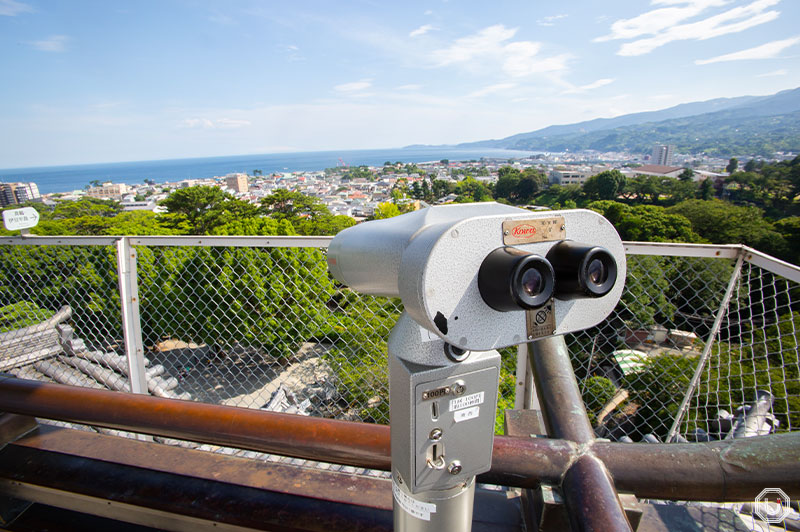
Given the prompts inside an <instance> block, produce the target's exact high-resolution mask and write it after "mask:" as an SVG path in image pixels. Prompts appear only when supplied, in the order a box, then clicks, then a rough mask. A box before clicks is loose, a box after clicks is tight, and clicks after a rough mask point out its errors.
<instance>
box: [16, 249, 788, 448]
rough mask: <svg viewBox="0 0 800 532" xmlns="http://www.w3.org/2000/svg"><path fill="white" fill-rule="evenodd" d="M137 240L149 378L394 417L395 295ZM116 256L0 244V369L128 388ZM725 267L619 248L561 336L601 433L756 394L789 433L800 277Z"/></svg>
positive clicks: (502, 401)
mask: <svg viewBox="0 0 800 532" xmlns="http://www.w3.org/2000/svg"><path fill="white" fill-rule="evenodd" d="M66 240H68V239H65V243H68V242H66ZM136 251H137V255H138V259H137V261H138V262H137V269H138V276H137V282H138V289H139V303H140V315H141V330H142V336H143V340H144V346H145V351H146V360H147V379H148V389H149V391H150V393H153V394H155V395H160V396H163V397H178V398H184V399H189V398H191V399H193V400H198V401H206V402H213V403H220V404H226V405H235V406H240V407H247V408H268V409H273V410H281V411H288V412H298V413H304V414H310V415H316V416H324V417H336V418H340V419H353V420H363V421H370V422H377V423H388V422H389V416H388V385H387V381H388V379H387V363H386V339H387V338H388V335H389V331H390V329H391V327H392V326H393V325H394V323H395V321H396V320H397V318H398V316H399V314H400V312H401V310H402V306H401V304H400V301H399V300H397V299H387V298H375V297H370V296H363V295H360V294H357V293H355V292H352V291H350V290H348V289H346V288H344V287H341V286H337V285H336V284H335V283H334V281H333V280H332V279H331V278H330V277H329V275H328V273H327V268H326V264H325V256H324V250H323V249H319V248H310V247H309V248H288V247H278V248H260V247H234V246H222V245H215V246H213V247H204V246H185V245H138V246H136ZM116 260H117V258H116V249H115V248H114V247H113V246H110V245H102V246H98V245H95V246H85V245H60V246H50V245H46V246H45V245H3V246H0V307H2V309H0V326H2V327H3V329H2V331H0V343H2V345H3V346H4V348H5V350H4V354H3V356H2V358H0V363H2V364H4V366H3V369H4V370H8V371H12V372H14V373H16V374H18V375H19V376H21V377H27V378H37V379H40V380H53V381H58V382H65V383H69V384H76V385H82V386H95V387H105V388H110V389H119V390H126V391H127V390H128V389H129V384H128V382H127V361H126V360H125V359H124V355H125V353H124V347H123V345H124V344H123V341H122V326H121V313H120V299H119V285H118V282H119V280H118V275H117V269H116V268H117V266H116ZM735 273H736V268H735V261H733V260H730V259H722V258H697V257H686V256H663V257H662V256H652V255H629V256H628V278H627V284H626V288H625V292H624V294H623V297H622V300H621V302H620V304H619V305H618V307H617V309H616V310H615V312H614V313H613V314H612V315H611V316H610V317H609V318H608V319H606V320H605V321H604V322H603V323H601V324H600V325H598V326H597V327H594V328H592V329H589V330H586V331H582V332H580V333H577V334H573V335H569V336H568V338H567V342H568V346H569V348H570V351H571V354H572V357H573V366H574V368H575V371H576V375H577V376H578V378H579V381H580V385H581V389H582V391H583V393H584V399H585V402H586V405H587V409H588V410H589V412H590V416H591V417H592V421H593V423H595V426H596V428H597V430H598V432H599V433H600V434H601V435H605V436H608V437H610V438H612V439H622V440H625V439H626V438H631V439H632V440H634V441H640V440H642V439H647V438H650V436H649V435H653V436H654V437H655V438H657V439H659V440H662V441H664V440H666V439H668V438H669V437H670V436H672V434H670V427H672V426H673V425H674V424H675V420H676V418H678V420H679V423H678V424H677V425H676V426H675V429H676V430H674V431H673V433H677V434H678V435H680V436H682V437H685V438H688V439H689V440H702V439H708V438H719V437H725V436H726V435H727V434H729V433H731V431H732V430H733V429H734V425H735V424H736V419H737V416H739V415H740V414H741V415H742V418H743V419H744V418H745V417H747V416H744V414H745V413H747V412H748V410H747V409H748V408H749V409H750V410H752V409H753V408H757V409H756V410H753V413H754V414H757V413H758V416H756V417H755V418H754V419H757V420H758V424H757V428H753V429H752V430H754V431H756V433H758V432H759V431H760V432H764V431H767V432H769V431H787V430H797V428H798V425H800V419H798V416H800V384H799V381H798V379H799V378H800V377H799V376H798V373H800V368H799V367H798V355H797V336H796V334H797V330H798V328H800V321H798V315H797V314H795V313H793V309H794V307H793V301H794V300H795V299H796V297H793V296H795V295H796V293H797V289H798V287H797V284H796V283H793V282H791V281H788V280H786V279H784V278H781V277H779V276H776V275H774V274H772V273H770V272H768V271H766V270H762V269H761V268H759V267H757V266H754V265H752V264H750V263H748V262H745V263H744V266H743V268H742V270H741V275H739V276H738V277H736V276H734V279H735V283H734V284H733V285H732V292H731V298H730V301H729V302H728V304H727V305H722V302H723V298H724V295H725V293H726V288H727V287H728V284H729V282H730V280H731V278H732V275H734V274H735ZM721 305H722V306H721ZM718 316H719V317H720V319H721V322H720V323H721V326H720V327H719V330H718V331H716V332H715V333H714V334H712V332H713V331H712V329H713V325H714V322H715V320H716V319H717V318H718ZM42 323H44V324H46V325H45V326H42V325H41V324H42ZM34 325H35V326H39V329H34V330H31V329H29V328H30V327H31V326H34ZM26 328H27V330H26ZM31 334H33V335H34V336H33V337H31ZM37 335H38V336H37ZM36 342H39V343H36ZM12 347H13V349H12ZM14 349H16V351H14ZM48 349H49V351H48ZM704 353H705V354H706V355H707V356H706V357H705V358H703V354H704ZM26 357H27V358H26ZM515 358H516V356H515V353H514V350H513V348H511V349H508V350H504V351H503V371H502V375H501V382H500V397H499V401H498V403H499V410H500V411H502V409H505V408H510V407H511V406H512V405H513V402H514V391H515V384H516V382H515V378H514V363H515ZM701 359H702V360H703V363H702V364H701V365H700V369H699V370H698V363H699V362H700V361H701ZM48 366H52V367H48ZM696 372H697V379H696V381H694V384H695V386H690V383H693V381H692V377H693V375H694V374H695V373H696ZM687 391H688V392H689V395H690V397H689V399H691V400H687V401H685V405H684V407H683V408H682V409H681V405H682V403H684V398H685V397H686V396H687ZM767 392H768V393H769V396H767ZM759 400H760V401H761V402H762V403H763V402H764V401H767V402H768V403H769V405H767V406H763V408H762V407H760V406H759V404H760V403H759V402H758V401H759ZM758 408H762V409H764V412H761V411H760V410H758ZM737 409H738V412H737ZM725 412H728V413H729V414H730V416H727V415H726V414H725ZM759 412H761V413H759ZM759 416H760V417H759ZM755 423H756V422H755V421H752V422H751V424H755ZM498 426H499V425H498ZM754 426H755V425H754ZM742 430H743V429H742Z"/></svg>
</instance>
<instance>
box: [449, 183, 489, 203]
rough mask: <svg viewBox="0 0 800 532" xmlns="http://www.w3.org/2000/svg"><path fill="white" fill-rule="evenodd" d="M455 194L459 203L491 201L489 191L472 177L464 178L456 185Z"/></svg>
mask: <svg viewBox="0 0 800 532" xmlns="http://www.w3.org/2000/svg"><path fill="white" fill-rule="evenodd" d="M456 194H458V198H456V201H457V202H459V203H471V202H480V201H491V200H492V193H491V191H490V190H489V189H488V188H487V187H486V185H484V184H483V183H481V182H480V181H478V180H476V179H475V178H474V177H466V178H464V179H463V180H461V181H459V182H458V184H457V185H456Z"/></svg>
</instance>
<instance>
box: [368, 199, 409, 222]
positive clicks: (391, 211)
mask: <svg viewBox="0 0 800 532" xmlns="http://www.w3.org/2000/svg"><path fill="white" fill-rule="evenodd" d="M401 214H403V213H402V211H400V207H398V206H397V205H395V204H394V203H391V202H385V203H379V204H378V206H377V207H375V213H374V214H373V215H372V219H373V220H383V219H384V218H394V217H395V216H400V215H401Z"/></svg>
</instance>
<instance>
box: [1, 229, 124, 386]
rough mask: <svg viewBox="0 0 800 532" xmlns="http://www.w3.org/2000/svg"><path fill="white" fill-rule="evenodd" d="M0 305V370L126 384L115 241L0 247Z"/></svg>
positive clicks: (79, 382)
mask: <svg viewBox="0 0 800 532" xmlns="http://www.w3.org/2000/svg"><path fill="white" fill-rule="evenodd" d="M0 307H2V308H0V322H1V323H0V330H1V331H2V332H0V346H2V354H1V355H0V369H2V370H4V371H9V372H11V373H14V374H16V375H18V376H19V377H23V378H29V379H36V380H42V381H50V382H59V383H62V384H71V385H76V386H88V387H94V388H110V389H115V390H128V389H129V385H128V382H127V377H126V375H125V373H124V372H123V371H121V372H119V373H118V372H117V371H115V370H114V369H113V366H114V364H116V365H117V366H119V367H121V368H124V367H125V366H126V360H125V358H124V349H123V347H122V346H123V344H122V341H121V339H122V332H121V321H120V304H119V285H118V278H117V266H116V250H115V248H114V247H112V246H42V245H38V246H37V245H25V246H0Z"/></svg>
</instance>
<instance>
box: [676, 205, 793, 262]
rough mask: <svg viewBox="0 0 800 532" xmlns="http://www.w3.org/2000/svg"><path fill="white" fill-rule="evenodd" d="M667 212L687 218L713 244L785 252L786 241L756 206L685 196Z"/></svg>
mask: <svg viewBox="0 0 800 532" xmlns="http://www.w3.org/2000/svg"><path fill="white" fill-rule="evenodd" d="M667 212H668V213H670V214H679V215H681V216H684V217H686V218H688V219H689V221H690V222H691V224H692V230H693V231H694V232H695V233H697V234H699V235H700V236H702V237H703V238H705V239H708V240H709V241H710V242H712V243H714V244H745V245H748V246H751V247H754V248H756V249H758V250H760V251H763V252H765V253H769V254H771V255H775V256H778V257H783V256H786V254H787V249H786V241H785V240H784V238H783V235H781V234H780V233H779V232H778V231H776V230H775V227H774V226H773V225H772V223H770V222H769V221H768V220H766V219H764V217H763V211H762V210H761V209H759V208H757V207H743V206H737V205H731V204H730V203H727V202H724V201H720V200H711V201H703V200H689V201H684V202H681V203H679V204H677V205H674V206H672V207H669V208H668V209H667Z"/></svg>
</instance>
